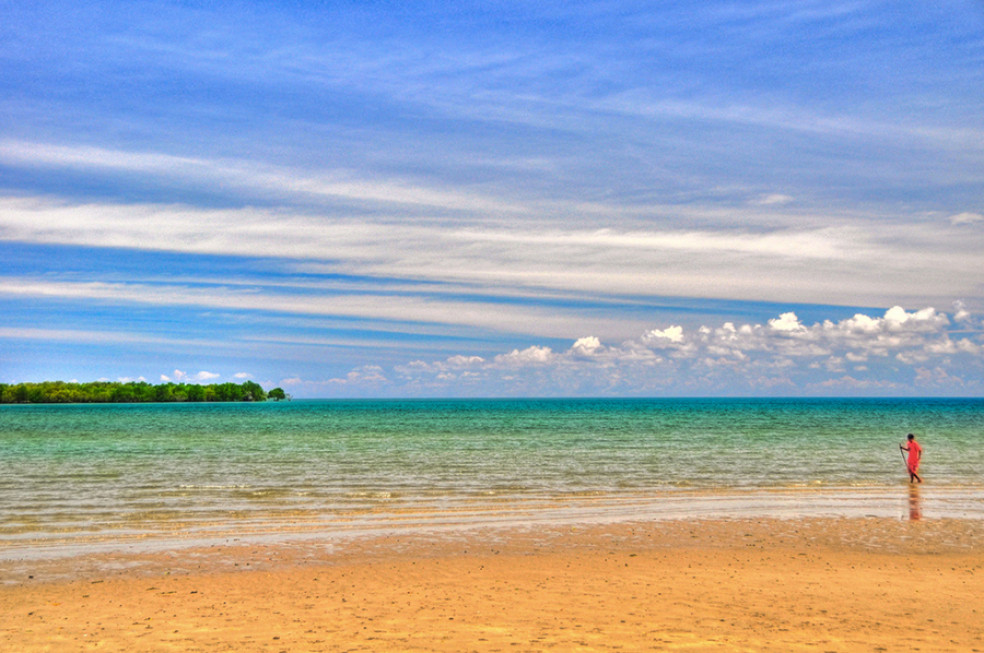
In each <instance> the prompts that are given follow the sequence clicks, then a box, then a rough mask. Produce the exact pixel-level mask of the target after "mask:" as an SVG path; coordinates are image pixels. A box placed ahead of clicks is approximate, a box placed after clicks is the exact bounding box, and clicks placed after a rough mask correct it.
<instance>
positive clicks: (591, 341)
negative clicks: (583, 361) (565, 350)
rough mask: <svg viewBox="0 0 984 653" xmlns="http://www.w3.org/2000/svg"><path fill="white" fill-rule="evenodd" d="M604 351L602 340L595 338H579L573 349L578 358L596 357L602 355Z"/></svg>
mask: <svg viewBox="0 0 984 653" xmlns="http://www.w3.org/2000/svg"><path fill="white" fill-rule="evenodd" d="M603 349H604V347H603V346H602V344H601V340H599V339H598V338H596V337H595V336H586V337H584V338H578V340H577V341H576V342H575V343H574V345H573V346H572V347H571V351H572V352H573V353H574V354H576V355H577V356H594V355H596V354H599V353H601V351H602V350H603Z"/></svg>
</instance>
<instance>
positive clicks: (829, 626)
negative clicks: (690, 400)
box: [0, 519, 984, 652]
mask: <svg viewBox="0 0 984 653" xmlns="http://www.w3.org/2000/svg"><path fill="white" fill-rule="evenodd" d="M982 535H984V523H982V522H981V521H979V520H978V521H973V520H964V521H961V520H924V521H919V522H908V521H900V520H891V519H814V520H715V521H688V520H674V521H663V522H635V523H619V524H598V525H576V524H575V525H564V526H550V527H540V526H537V527H533V528H509V529H486V530H483V529H472V530H468V531H463V532H459V533H446V532H445V533H440V534H427V533H403V534H399V535H389V536H380V537H366V538H356V539H348V540H345V541H333V540H332V538H331V537H330V535H328V536H326V538H325V539H324V540H323V541H312V540H307V541H304V542H298V543H288V542H278V543H272V544H265V545H255V544H253V545H248V546H236V545H230V546H215V547H209V548H203V549H194V548H189V549H175V550H170V551H168V550H162V551H157V552H152V553H138V554H126V553H121V552H116V553H104V554H92V555H86V554H84V553H83V554H81V555H79V556H75V557H72V558H61V559H56V560H34V561H32V562H31V563H30V564H27V565H16V564H4V565H3V566H0V582H2V585H0V615H2V617H0V650H4V651H7V650H9V651H25V652H31V651H87V650H93V651H350V650H351V651H539V650H550V649H553V650H559V651H575V650H583V651H616V650H621V651H635V650H696V651H736V650H737V651H742V650H747V651H801V650H802V651H900V650H921V651H975V650H978V651H984V546H982V545H980V544H979V543H980V542H981V541H984V540H981V536H982Z"/></svg>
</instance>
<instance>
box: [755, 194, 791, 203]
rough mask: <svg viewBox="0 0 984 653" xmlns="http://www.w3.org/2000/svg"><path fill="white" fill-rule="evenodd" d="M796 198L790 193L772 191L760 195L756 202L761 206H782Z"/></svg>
mask: <svg viewBox="0 0 984 653" xmlns="http://www.w3.org/2000/svg"><path fill="white" fill-rule="evenodd" d="M793 201H794V199H793V198H792V197H790V196H789V195H782V194H780V193H772V194H769V195H763V196H761V197H759V198H758V199H757V200H756V201H755V203H756V204H759V205H761V206H782V205H784V204H789V203H791V202H793Z"/></svg>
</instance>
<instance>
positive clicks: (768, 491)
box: [0, 485, 984, 582]
mask: <svg viewBox="0 0 984 653" xmlns="http://www.w3.org/2000/svg"><path fill="white" fill-rule="evenodd" d="M759 519H766V520H786V521H789V520H794V521H795V520H817V519H848V520H849V519H882V520H895V521H921V520H928V521H940V520H955V521H969V522H981V523H982V524H984V488H982V487H966V486H960V487H948V486H924V485H900V486H898V487H863V488H820V487H800V488H748V489H742V490H729V491H722V490H706V489H700V490H673V491H667V492H660V493H646V494H636V493H597V494H587V495H570V496H557V497H549V498H548V497H542V498H518V499H517V498H488V499H474V498H473V499H467V500H457V501H454V502H443V503H441V502H439V503H434V504H429V503H423V504H417V503H413V502H409V503H407V502H401V501H398V500H397V501H379V502H378V504H377V505H376V507H375V508H373V509H367V510H362V511H350V512H344V513H337V512H336V513H318V512H299V511H288V510H285V511H282V512H280V513H273V514H267V513H265V512H263V511H261V510H256V511H255V513H245V514H236V515H233V516H229V517H227V518H220V519H213V520H208V521H192V520H177V519H172V520H162V521H145V522H137V523H134V524H132V525H131V526H129V527H128V528H120V527H119V525H117V524H110V525H104V526H101V527H100V526H93V527H92V529H91V530H88V531H77V530H68V531H65V532H47V533H45V532H41V533H37V532H36V531H25V532H23V533H16V532H12V531H13V530H14V529H12V528H8V529H7V530H6V532H5V533H4V534H3V535H2V536H0V569H2V565H9V564H20V565H29V564H31V563H32V562H34V561H43V560H57V559H71V558H77V557H84V556H87V555H107V556H111V555H114V554H116V555H130V554H136V555H140V554H152V553H155V552H168V551H178V550H184V549H204V548H208V547H223V546H229V545H235V544H236V543H239V544H242V545H285V546H303V545H304V544H305V543H311V542H319V541H331V542H333V543H336V544H343V543H344V542H346V541H349V540H361V539H372V538H376V539H379V538H385V537H404V538H413V537H415V536H419V535H425V536H443V537H458V536H467V534H468V533H470V532H473V531H503V532H508V531H517V530H522V529H531V528H535V529H541V530H546V531H549V530H551V529H565V528H568V527H582V526H599V525H610V526H617V525H619V524H623V523H631V522H639V523H647V522H654V523H666V522H674V521H684V522H688V521H722V520H759ZM0 582H2V579H0Z"/></svg>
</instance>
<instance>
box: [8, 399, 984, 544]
mask: <svg viewBox="0 0 984 653" xmlns="http://www.w3.org/2000/svg"><path fill="white" fill-rule="evenodd" d="M909 432H914V433H916V434H917V437H918V439H919V440H920V441H921V442H922V444H923V446H924V447H925V453H924V462H923V466H922V470H921V471H922V472H923V473H924V475H925V478H926V483H925V485H924V486H923V487H922V488H920V489H919V492H920V493H921V494H918V495H916V499H917V500H918V501H919V505H918V506H917V508H918V513H913V512H912V510H913V508H912V502H913V495H912V494H910V491H909V489H908V483H907V475H906V473H905V467H904V464H903V461H902V457H901V455H900V452H899V450H898V443H899V442H901V441H902V440H904V438H905V435H906V433H909ZM0 466H2V470H3V474H2V475H0V552H2V551H3V550H7V551H8V553H9V551H10V550H12V549H22V548H23V547H27V546H33V547H39V546H44V545H45V544H46V543H53V542H61V543H65V542H103V543H105V542H112V541H131V540H132V541H136V540H137V539H139V538H145V537H147V536H148V535H154V534H161V533H164V534H170V535H172V536H175V537H179V536H187V537H198V538H200V539H201V538H205V537H206V536H208V534H210V533H212V534H228V533H230V532H240V533H244V532H250V531H255V532H267V531H284V530H287V531H291V532H303V531H305V529H311V530H317V531H318V532H324V531H326V530H327V531H331V530H332V529H336V530H344V529H346V528H353V524H356V525H359V524H361V525H362V526H363V527H367V526H372V525H379V524H395V523H403V522H406V523H414V524H418V525H420V524H423V525H430V526H437V525H440V524H442V523H448V522H450V521H456V520H457V521H462V522H466V521H468V520H470V519H474V520H478V521H481V520H483V519H484V520H486V521H489V520H491V521H495V520H496V519H502V520H508V519H513V520H516V521H523V520H529V519H534V518H535V515H540V516H542V515H544V514H556V515H567V517H568V518H593V519H601V518H618V517H619V516H621V517H622V518H653V517H657V518H658V517H659V516H664V517H687V516H694V515H696V516H701V515H713V516H722V515H723V516H727V515H728V514H772V513H779V514H812V513H814V512H816V513H822V514H834V515H837V514H841V515H846V516H851V515H856V514H862V515H863V514H873V515H881V516H897V517H899V518H903V519H904V518H907V517H911V516H913V515H914V514H916V516H919V517H921V516H922V515H923V514H925V516H926V517H927V518H932V517H950V516H956V517H961V518H971V519H981V518H984V400H979V399H972V400H964V399H954V400H947V399H932V400H912V399H904V400H854V399H852V400H829V399H824V400H799V399H797V400H787V399H781V400H741V399H739V400H731V399H724V400H722V399H703V400H683V399H674V400H483V401H474V400H453V401H294V402H286V403H263V404H144V405H69V406H54V405H46V406H2V407H0ZM551 511H554V512H553V513H551ZM565 511H566V512H565ZM216 536H217V537H218V535H216Z"/></svg>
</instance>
